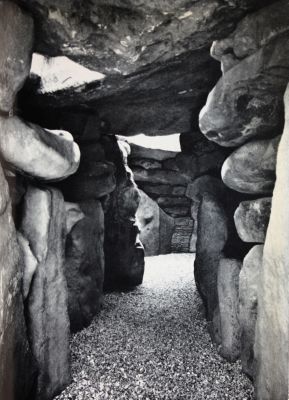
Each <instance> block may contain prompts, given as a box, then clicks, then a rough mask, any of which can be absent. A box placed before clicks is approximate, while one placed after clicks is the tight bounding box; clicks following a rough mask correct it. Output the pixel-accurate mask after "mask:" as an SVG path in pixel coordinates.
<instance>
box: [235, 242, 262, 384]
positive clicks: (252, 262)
mask: <svg viewBox="0 0 289 400" xmlns="http://www.w3.org/2000/svg"><path fill="white" fill-rule="evenodd" d="M262 258H263V245H257V246H254V247H253V248H252V249H251V250H250V251H249V253H248V254H247V255H246V257H245V258H244V262H243V267H242V269H241V272H240V279H239V321H240V325H241V361H242V367H243V371H244V372H245V373H246V374H247V375H249V376H250V377H251V378H253V376H254V366H253V365H254V343H255V328H256V320H257V312H258V285H259V280H260V271H261V268H262Z"/></svg>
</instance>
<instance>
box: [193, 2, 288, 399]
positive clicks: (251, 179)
mask: <svg viewBox="0 0 289 400" xmlns="http://www.w3.org/2000/svg"><path fill="white" fill-rule="evenodd" d="M286 11H288V2H286V1H278V2H275V3H274V4H273V5H271V6H268V7H264V8H263V9H262V10H260V11H258V12H256V13H253V14H250V15H248V16H246V17H245V18H244V19H243V20H242V21H241V22H240V23H239V24H238V25H237V28H236V30H235V31H234V32H233V33H232V34H231V35H230V36H228V37H227V38H225V39H223V40H219V41H216V42H215V43H214V44H213V46H212V49H211V53H212V55H213V57H215V58H216V59H218V60H220V61H221V63H222V71H223V76H222V78H221V79H220V80H219V82H218V83H217V85H216V86H215V88H214V90H213V91H212V92H211V93H210V94H209V97H208V99H207V103H206V105H205V107H204V108H203V110H202V111H201V113H200V128H201V130H202V132H203V133H204V134H205V136H206V137H207V138H208V139H209V140H212V141H214V142H215V143H218V144H220V145H222V146H226V147H229V146H240V147H239V148H238V149H236V150H235V151H233V153H232V154H231V155H230V156H229V157H228V158H227V160H226V161H225V162H224V164H223V167H222V178H223V182H224V183H225V184H226V185H227V186H228V187H230V188H231V189H233V190H234V191H236V192H239V193H242V194H243V196H246V194H247V199H246V198H244V197H243V201H241V202H240V201H239V203H240V204H239V206H238V208H237V209H236V212H235V214H234V222H235V225H236V228H237V232H238V234H239V236H240V238H241V239H242V240H243V241H244V242H247V243H248V244H249V243H251V246H253V245H254V244H257V245H255V246H254V247H252V249H251V250H250V251H249V253H248V254H247V255H246V257H245V259H244V261H243V266H242V265H241V264H240V263H239V266H238V261H237V260H235V261H234V260H231V262H232V266H231V267H230V273H229V274H227V273H226V274H224V268H225V265H227V267H228V265H229V260H227V261H226V260H223V259H221V261H220V262H219V264H218V262H217V261H216V262H214V265H215V269H217V270H218V272H217V274H216V275H217V276H216V277H215V280H214V283H213V284H212V287H215V288H217V289H218V290H217V289H215V291H211V292H210V293H208V294H207V297H206V302H209V301H210V300H214V299H216V291H218V303H219V304H218V305H217V306H216V309H217V313H218V312H219V313H220V320H219V321H218V323H219V324H220V325H219V329H220V332H221V334H222V335H223V334H225V343H226V344H227V345H226V349H227V352H224V338H222V340H221V352H222V353H223V355H224V356H225V357H226V358H229V359H230V358H231V359H232V358H236V357H235V355H237V356H239V355H240V356H241V360H242V365H243V369H244V371H245V372H246V373H247V374H248V375H249V376H251V377H252V378H253V380H254V383H255V388H256V395H257V399H258V400H276V399H277V400H278V399H280V400H287V399H288V372H289V371H288V369H289V368H288V334H289V326H288V315H289V303H288V300H289V291H288V265H287V264H288V262H287V250H285V248H286V249H287V248H288V246H287V230H288V210H287V208H288V207H287V205H286V194H287V190H288V176H287V175H288V174H287V169H288V168H287V165H286V164H287V162H288V154H287V153H288V138H287V133H288V132H287V122H288V121H287V119H288V91H287V92H286V97H285V116H286V124H285V130H284V132H283V134H282V135H281V136H280V134H281V133H282V130H283V125H284V105H283V95H284V92H285V89H286V85H287V83H288V80H289V47H288V43H289V42H288V38H289V36H288V35H289V21H288V19H287V18H285V17H284V12H285V13H286ZM277 16H278V17H277ZM280 138H281V141H280ZM279 143H280V145H279ZM277 154H278V158H277V159H278V161H277V171H276V157H277ZM276 172H277V181H276V184H275V179H276ZM274 184H275V189H274V193H273V199H272V211H271V197H269V196H271V195H272V192H273V188H274ZM265 196H266V197H265ZM219 215H220V213H219V214H218V218H219ZM201 218H202V213H201V212H199V215H198V221H199V223H200V221H201ZM218 218H217V217H216V218H215V222H212V221H209V222H208V223H207V225H208V228H209V227H210V229H212V224H215V226H216V229H217V227H220V222H219V219H218ZM269 218H270V222H269ZM268 222H269V228H268V231H267V227H268ZM203 229H204V230H205V227H204V226H203ZM266 231H267V235H266ZM209 232H210V231H208V233H209ZM222 232H223V235H226V229H225V227H224V228H222ZM218 237H220V235H218ZM205 240H207V236H206V235H204V237H203V238H202V235H199V237H198V241H201V243H202V244H205ZM198 241H197V254H196V267H197V266H198V259H199V256H200V254H199V253H200V252H199V251H198ZM264 242H265V246H264V254H263V243H264ZM209 252H210V254H213V252H212V251H209ZM224 253H225V252H224ZM224 262H226V264H224ZM238 269H239V271H240V274H239V279H238V278H237V276H238ZM206 274H207V269H206V268H205V266H203V269H202V273H201V276H202V278H198V277H197V280H199V279H205V276H206ZM230 275H231V278H230ZM211 276H212V275H211ZM220 287H221V288H222V290H221V291H220ZM226 288H227V290H228V291H227V292H226ZM237 299H239V300H237ZM238 301H239V307H237V305H236V302H238ZM226 305H227V307H228V308H227V309H226ZM224 309H226V317H225V319H224V320H223V321H222V315H221V314H222V310H224ZM225 326H226V329H224V328H225ZM222 335H221V336H222Z"/></svg>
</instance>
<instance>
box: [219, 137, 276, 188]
mask: <svg viewBox="0 0 289 400" xmlns="http://www.w3.org/2000/svg"><path fill="white" fill-rule="evenodd" d="M279 141H280V136H277V137H276V138H274V139H270V140H254V141H252V142H249V143H246V144H244V145H243V146H242V147H240V148H239V149H237V150H235V151H234V152H233V153H232V154H231V155H230V156H229V157H228V158H227V159H226V161H225V162H224V164H223V167H222V179H223V182H224V183H225V184H226V185H227V186H228V187H229V188H231V189H233V190H236V191H237V192H241V193H249V194H267V193H268V194H271V193H272V191H273V187H274V182H275V178H276V177H275V168H276V155H277V149H278V144H279Z"/></svg>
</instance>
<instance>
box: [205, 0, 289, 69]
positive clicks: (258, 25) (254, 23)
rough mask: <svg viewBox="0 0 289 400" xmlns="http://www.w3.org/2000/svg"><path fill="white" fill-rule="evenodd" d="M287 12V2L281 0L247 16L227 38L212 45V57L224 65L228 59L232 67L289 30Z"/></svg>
mask: <svg viewBox="0 0 289 400" xmlns="http://www.w3.org/2000/svg"><path fill="white" fill-rule="evenodd" d="M288 12H289V5H288V2H287V1H286V0H281V1H276V2H274V3H273V4H272V5H269V6H268V7H264V8H262V9H261V10H258V11H257V12H255V13H251V14H249V15H247V16H246V17H245V18H243V19H242V20H241V21H240V22H239V23H238V25H237V28H236V29H235V31H234V32H233V33H232V34H231V35H230V36H229V37H227V38H226V39H222V40H218V41H216V42H215V43H214V45H213V51H212V55H213V57H215V58H216V59H217V60H219V61H221V62H222V63H225V64H227V62H226V60H227V59H228V57H230V58H231V60H232V65H235V64H236V63H238V62H240V59H243V58H245V57H247V56H249V55H251V54H253V53H255V52H256V51H258V50H259V48H261V47H263V46H265V45H266V44H268V43H269V42H270V41H271V40H272V39H274V38H275V37H276V36H279V35H282V34H283V33H284V32H287V31H288V30H289V27H288V19H287V14H288Z"/></svg>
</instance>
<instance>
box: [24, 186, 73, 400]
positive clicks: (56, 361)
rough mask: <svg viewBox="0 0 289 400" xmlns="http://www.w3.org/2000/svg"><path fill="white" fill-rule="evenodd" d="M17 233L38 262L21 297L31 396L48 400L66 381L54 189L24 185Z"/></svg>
mask: <svg viewBox="0 0 289 400" xmlns="http://www.w3.org/2000/svg"><path fill="white" fill-rule="evenodd" d="M21 233H22V235H23V236H24V237H25V238H26V240H27V241H28V242H29V246H30V248H31V251H32V253H33V255H34V257H35V258H36V259H37V262H38V264H37V268H36V271H35V273H34V277H33V280H32V283H31V287H30V291H29V295H28V298H27V301H26V307H27V309H26V315H27V322H28V332H29V336H30V342H31V346H32V351H33V355H34V357H35V359H36V361H37V365H38V368H39V376H38V382H37V398H38V399H41V400H42V399H43V400H50V399H51V398H53V396H55V395H56V394H58V393H59V392H60V391H61V390H63V389H64V388H65V387H66V386H67V385H68V384H69V383H70V365H69V318H68V311H67V285H66V280H65V277H64V239H65V207H64V201H63V197H62V195H61V193H60V192H59V191H58V190H56V189H51V188H42V189H38V188H36V187H32V186H30V187H29V188H28V190H27V193H26V195H25V199H24V205H23V220H22V224H21Z"/></svg>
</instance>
